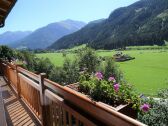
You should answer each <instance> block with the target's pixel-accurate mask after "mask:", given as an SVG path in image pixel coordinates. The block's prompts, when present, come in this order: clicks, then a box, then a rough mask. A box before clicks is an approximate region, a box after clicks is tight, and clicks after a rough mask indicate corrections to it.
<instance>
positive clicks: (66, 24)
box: [10, 20, 85, 49]
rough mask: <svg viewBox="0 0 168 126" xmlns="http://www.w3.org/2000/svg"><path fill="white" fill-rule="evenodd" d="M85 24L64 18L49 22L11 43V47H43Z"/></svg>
mask: <svg viewBox="0 0 168 126" xmlns="http://www.w3.org/2000/svg"><path fill="white" fill-rule="evenodd" d="M83 26H85V23H84V22H81V21H74V20H64V21H60V22H55V23H50V24H48V25H46V26H44V27H41V28H38V29H36V30H35V31H34V32H32V33H31V34H30V35H28V36H26V37H25V38H23V39H21V40H19V41H17V42H16V43H13V44H11V45H10V46H11V47H13V48H20V47H24V48H29V49H44V48H46V47H48V46H49V45H51V44H52V42H54V41H56V40H57V39H59V38H61V37H63V36H64V35H67V34H70V33H73V32H75V31H77V30H79V29H80V28H82V27H83Z"/></svg>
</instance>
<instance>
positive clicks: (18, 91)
mask: <svg viewBox="0 0 168 126" xmlns="http://www.w3.org/2000/svg"><path fill="white" fill-rule="evenodd" d="M19 66H20V65H16V67H15V69H16V75H17V93H18V94H17V97H18V99H20V98H21V96H20V93H21V87H20V78H19V71H18V67H19Z"/></svg>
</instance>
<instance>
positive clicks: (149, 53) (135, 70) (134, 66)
mask: <svg viewBox="0 0 168 126" xmlns="http://www.w3.org/2000/svg"><path fill="white" fill-rule="evenodd" d="M114 53H116V52H115V51H97V54H98V55H99V56H112V55H113V54H114ZM123 53H124V54H129V55H130V56H133V57H135V60H131V61H127V62H122V63H118V65H119V66H120V68H121V70H122V71H123V73H124V75H125V78H126V80H127V82H128V83H130V84H133V85H134V87H135V89H136V90H137V91H138V92H139V93H143V94H145V95H151V96H154V95H156V93H157V91H158V90H159V89H164V88H168V51H162V50H130V51H123ZM37 56H38V57H44V58H46V57H47V58H49V59H50V60H51V62H52V63H54V64H55V65H56V66H62V64H63V62H64V57H63V56H62V53H45V54H37ZM75 56H76V55H75V54H67V57H68V58H70V59H74V58H75Z"/></svg>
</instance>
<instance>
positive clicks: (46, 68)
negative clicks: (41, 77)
mask: <svg viewBox="0 0 168 126" xmlns="http://www.w3.org/2000/svg"><path fill="white" fill-rule="evenodd" d="M53 68H54V65H53V64H52V63H51V61H50V60H49V59H48V58H45V59H43V58H42V59H38V60H36V66H35V68H34V70H35V71H37V72H39V73H43V72H45V73H46V74H47V75H50V73H51V70H52V69H53Z"/></svg>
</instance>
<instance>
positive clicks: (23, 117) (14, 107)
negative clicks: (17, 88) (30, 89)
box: [0, 76, 41, 126]
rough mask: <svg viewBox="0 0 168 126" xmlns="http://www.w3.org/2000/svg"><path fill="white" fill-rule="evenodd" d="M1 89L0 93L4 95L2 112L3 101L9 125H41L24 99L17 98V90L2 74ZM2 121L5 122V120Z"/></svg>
mask: <svg viewBox="0 0 168 126" xmlns="http://www.w3.org/2000/svg"><path fill="white" fill-rule="evenodd" d="M0 89H1V90H0V94H1V95H2V98H1V99H2V101H0V113H1V110H2V109H1V107H2V106H3V105H2V104H1V103H3V104H4V109H5V115H6V120H7V121H6V122H7V125H8V126H19V125H21V126H27V125H32V126H41V125H40V123H39V122H38V120H37V119H36V118H35V117H34V115H33V114H32V113H31V112H30V111H29V109H28V108H27V106H26V105H25V104H24V103H23V102H22V100H19V99H18V98H17V96H16V94H15V92H14V91H13V90H12V89H11V87H10V86H8V85H7V83H6V82H5V80H4V79H3V77H2V76H0ZM19 111H20V112H19ZM4 118H5V117H4ZM0 121H1V120H0ZM1 122H2V123H3V121H1ZM4 123H5V122H4Z"/></svg>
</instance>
